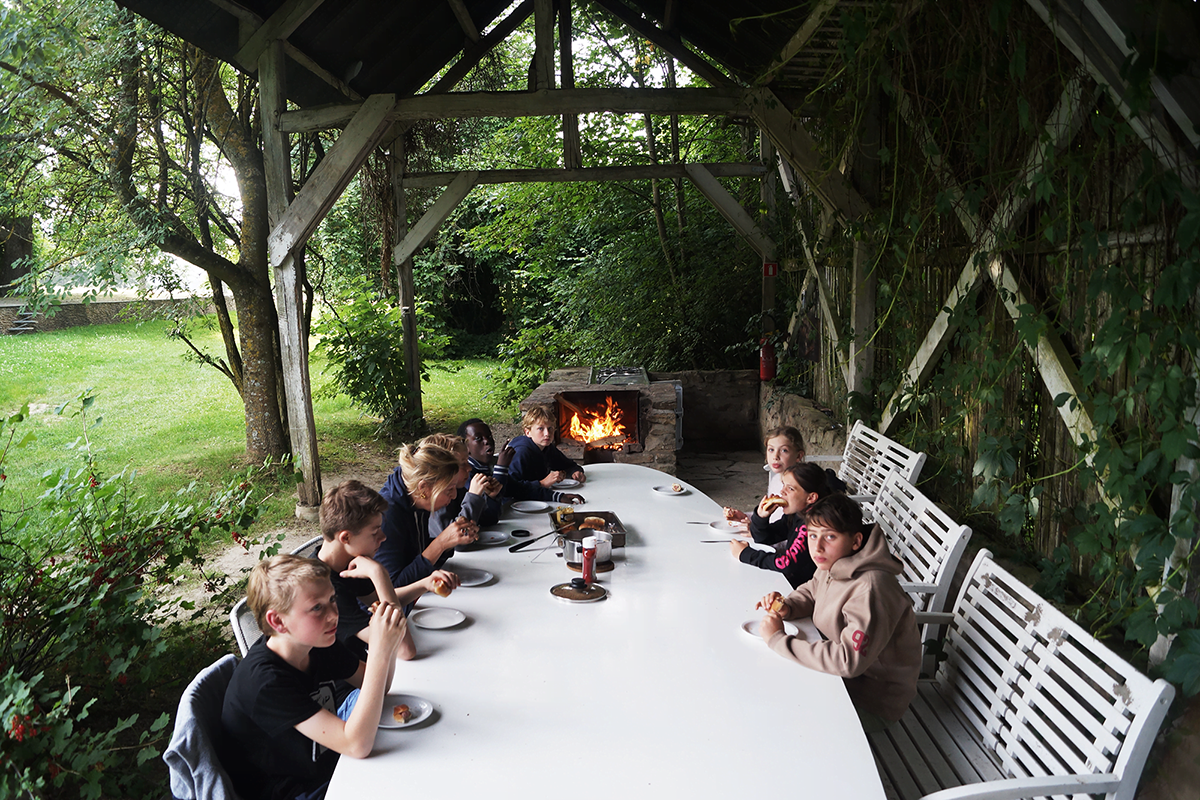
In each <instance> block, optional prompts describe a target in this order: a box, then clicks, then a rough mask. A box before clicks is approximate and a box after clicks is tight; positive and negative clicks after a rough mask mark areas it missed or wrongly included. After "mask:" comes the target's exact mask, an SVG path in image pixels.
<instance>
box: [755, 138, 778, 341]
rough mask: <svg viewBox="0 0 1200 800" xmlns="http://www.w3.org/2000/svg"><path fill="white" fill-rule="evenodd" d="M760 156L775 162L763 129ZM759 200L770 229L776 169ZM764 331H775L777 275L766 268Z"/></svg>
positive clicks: (765, 179)
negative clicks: (769, 273) (770, 273)
mask: <svg viewBox="0 0 1200 800" xmlns="http://www.w3.org/2000/svg"><path fill="white" fill-rule="evenodd" d="M758 157H759V159H760V160H761V161H762V163H764V164H766V165H767V166H768V167H770V166H771V165H772V164H773V163H775V148H774V147H773V146H772V145H771V140H770V139H768V138H767V134H766V132H765V131H763V130H761V129H760V130H759V132H758ZM758 196H759V200H761V201H762V207H763V209H764V211H763V220H762V221H763V222H764V223H766V224H767V228H768V230H769V229H770V223H772V222H774V221H775V171H774V170H771V169H768V170H767V174H766V175H764V176H763V177H762V181H761V183H760V184H759V195H758ZM762 312H763V319H762V332H763V334H764V335H766V334H769V333H774V332H775V316H774V315H775V276H774V275H768V274H767V273H766V270H763V277H762Z"/></svg>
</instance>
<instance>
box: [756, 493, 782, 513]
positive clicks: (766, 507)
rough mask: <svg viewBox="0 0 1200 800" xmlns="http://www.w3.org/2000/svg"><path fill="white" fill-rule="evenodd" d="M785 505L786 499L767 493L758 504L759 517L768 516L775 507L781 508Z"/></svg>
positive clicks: (773, 511)
mask: <svg viewBox="0 0 1200 800" xmlns="http://www.w3.org/2000/svg"><path fill="white" fill-rule="evenodd" d="M786 505H787V500H784V499H783V498H782V497H780V496H779V495H777V494H769V495H767V496H766V497H764V498H763V499H762V501H761V502H760V503H759V504H758V515H759V516H760V517H769V516H771V515H772V514H774V513H775V509H777V508H783V507H784V506H786Z"/></svg>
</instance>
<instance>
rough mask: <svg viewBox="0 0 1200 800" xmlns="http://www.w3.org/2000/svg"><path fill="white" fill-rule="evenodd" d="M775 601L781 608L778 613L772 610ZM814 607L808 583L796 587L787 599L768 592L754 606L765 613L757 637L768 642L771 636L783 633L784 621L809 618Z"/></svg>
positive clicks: (777, 593)
mask: <svg viewBox="0 0 1200 800" xmlns="http://www.w3.org/2000/svg"><path fill="white" fill-rule="evenodd" d="M777 601H778V603H779V604H780V605H781V606H782V608H780V610H779V611H776V610H774V608H773V607H774V606H775V605H776V602H777ZM814 605H815V604H814V602H813V596H812V591H811V589H810V586H809V584H808V583H805V584H803V585H801V586H798V587H796V590H795V591H793V592H792V593H791V594H789V595H788V596H787V597H784V596H783V595H781V594H780V593H779V592H770V593H768V594H765V595H763V598H762V599H761V600H759V601H758V603H757V604H756V605H755V606H754V607H755V608H759V609H762V610H764V611H766V612H767V613H766V614H765V615H763V618H762V622H760V623H759V626H758V633H759V635H760V636H762V639H763V641H764V642H766V641H768V640H769V639H770V637H771V635H772V634H775V633H782V632H783V621H784V620H785V619H798V618H801V617H811V616H812V613H813V607H814Z"/></svg>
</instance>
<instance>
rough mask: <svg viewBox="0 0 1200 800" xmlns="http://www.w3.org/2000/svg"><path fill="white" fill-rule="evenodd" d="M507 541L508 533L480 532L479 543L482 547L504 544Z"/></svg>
mask: <svg viewBox="0 0 1200 800" xmlns="http://www.w3.org/2000/svg"><path fill="white" fill-rule="evenodd" d="M507 541H508V531H480V532H479V543H480V544H483V545H489V544H504V543H505V542H507Z"/></svg>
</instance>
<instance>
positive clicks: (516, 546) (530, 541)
mask: <svg viewBox="0 0 1200 800" xmlns="http://www.w3.org/2000/svg"><path fill="white" fill-rule="evenodd" d="M573 524H574V523H571V522H569V523H567V524H566V525H560V526H558V527H557V528H555V529H554V530H552V531H550V533H543V534H542V535H540V536H535V537H533V538H532V539H526V540H525V541H523V542H519V543H517V544H514V545H513V546H512V547H510V548H508V552H510V553H515V552H517V551H519V550H524V549H525V548H526V547H529V545H531V544H533V543H534V542H536V541H537V540H538V539H545V538H546V537H547V536H553V535H554V534H556V533H562V530H563V528H569V527H571V525H573Z"/></svg>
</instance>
